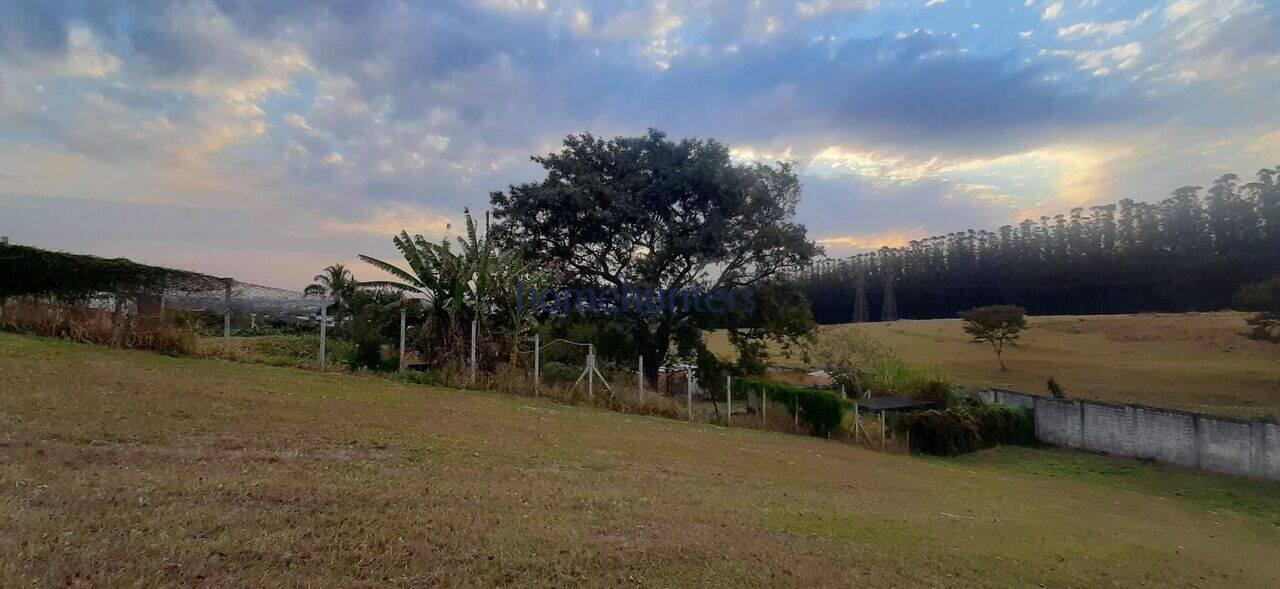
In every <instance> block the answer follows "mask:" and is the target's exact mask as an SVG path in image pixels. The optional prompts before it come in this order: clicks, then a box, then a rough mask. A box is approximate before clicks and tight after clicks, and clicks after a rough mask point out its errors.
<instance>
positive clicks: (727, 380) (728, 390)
mask: <svg viewBox="0 0 1280 589" xmlns="http://www.w3.org/2000/svg"><path fill="white" fill-rule="evenodd" d="M724 395H725V403H726V404H727V405H728V411H727V412H726V413H727V415H728V417H725V420H724V423H725V425H733V375H732V374H726V375H724Z"/></svg>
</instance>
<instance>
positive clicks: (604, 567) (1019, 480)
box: [0, 334, 1280, 587]
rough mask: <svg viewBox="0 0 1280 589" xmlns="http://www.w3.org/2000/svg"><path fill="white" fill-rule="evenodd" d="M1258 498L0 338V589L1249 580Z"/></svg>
mask: <svg viewBox="0 0 1280 589" xmlns="http://www.w3.org/2000/svg"><path fill="white" fill-rule="evenodd" d="M1011 360H1013V361H1014V362H1016V359H1014V358H1011ZM1277 506H1280V486H1277V485H1275V484H1272V483H1261V482H1254V481H1247V480H1242V479H1233V478H1227V477H1216V476H1211V475H1205V474H1198V473H1191V472H1186V471H1179V470H1173V469H1165V468H1161V467H1157V466H1154V465H1147V464H1141V463H1137V462H1131V461H1117V460H1111V459H1106V458H1100V457H1093V456H1085V455H1078V454H1067V453H1062V452H1057V451H1048V450H1029V449H1019V450H1008V451H1001V452H989V453H983V454H979V455H975V456H970V457H966V458H964V459H960V460H935V459H924V458H916V457H910V456H902V455H890V454H879V453H874V452H870V451H866V450H862V449H858V448H854V447H850V446H845V445H841V444H838V443H833V442H828V441H824V440H818V439H812V438H804V437H797V436H787V435H781V434H771V433H764V432H758V431H748V430H739V429H731V430H727V429H723V428H717V427H712V426H705V425H693V424H687V423H682V422H678V421H669V420H663V419H658V418H647V417H636V416H630V415H624V414H618V413H609V412H605V411H601V410H596V409H589V408H583V407H573V406H564V405H556V404H552V403H549V402H546V401H542V400H538V399H531V398H522V397H508V396H500V395H497V394H493V393H484V392H474V391H459V390H446V389H436V388H429V387H423V386H414V385H408V384H402V383H398V382H395V381H391V380H389V379H382V378H375V377H357V376H348V375H342V374H320V373H316V372H310V371H303V370H298V369H296V368H282V367H273V366H266V365H261V364H244V363H233V362H226V361H217V360H195V359H183V358H170V357H166V356H160V355H154V354H148V353H143V352H127V351H119V350H110V349H104V348H98V347H92V346H86V345H79V344H71V343H67V342H62V341H56V340H50V339H41V338H31V337H21V336H14V335H8V334H0V518H2V520H3V521H2V522H0V529H3V530H4V532H3V533H2V534H0V586H27V585H39V586H48V585H55V584H57V585H64V584H65V585H73V586H80V585H98V586H119V585H145V586H153V585H210V586H214V585H216V586H228V585H230V586H262V585H285V584H287V585H306V586H316V587H324V586H350V585H357V584H359V585H369V586H386V585H438V584H465V585H483V586H487V585H497V584H512V585H557V586H562V585H566V584H592V585H603V584H609V585H619V584H626V585H641V586H691V585H756V586H779V585H820V586H829V585H839V586H884V585H888V584H892V585H899V586H901V585H931V586H936V585H959V584H966V585H983V586H1017V587H1025V586H1034V585H1037V584H1040V585H1045V586H1055V587H1057V586H1080V587H1084V586H1088V587H1094V586H1099V585H1101V584H1106V585H1112V584H1116V585H1122V586H1132V585H1137V584H1154V585H1164V584H1178V585H1204V584H1215V585H1231V586H1242V587H1246V586H1254V587H1274V586H1276V584H1277V583H1280V569H1278V568H1277V567H1276V566H1275V562H1276V560H1277V559H1278V558H1280V511H1277V510H1278V509H1280V508H1278V507H1277Z"/></svg>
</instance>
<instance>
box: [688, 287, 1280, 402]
mask: <svg viewBox="0 0 1280 589" xmlns="http://www.w3.org/2000/svg"><path fill="white" fill-rule="evenodd" d="M1244 317H1245V314H1243V313H1234V312H1222V313H1183V314H1141V315H1092V316H1053V317H1031V318H1029V327H1028V329H1027V330H1026V331H1025V332H1023V335H1022V338H1021V339H1020V340H1018V342H1017V343H1016V344H1015V345H1012V346H1009V347H1006V349H1005V360H1006V361H1007V362H1008V364H1009V371H1008V372H1000V370H999V366H998V365H997V363H996V358H995V354H994V353H993V352H992V351H991V346H990V345H989V344H984V343H978V342H974V341H972V340H971V339H970V338H969V337H968V336H967V335H965V333H964V331H963V330H962V329H961V322H960V320H959V319H935V320H927V321H894V322H889V323H865V324H846V325H831V326H825V327H823V328H822V329H823V330H824V331H835V332H861V333H864V334H866V335H867V336H868V337H870V338H872V339H874V340H875V341H878V342H880V343H882V344H884V345H886V346H888V347H889V348H891V349H892V350H893V351H894V352H896V353H897V354H898V356H900V357H901V358H902V359H903V360H905V361H907V362H908V363H911V364H913V365H916V366H925V367H935V368H939V369H941V370H942V371H943V372H945V373H946V374H947V375H949V376H950V377H952V378H953V379H955V380H956V381H957V382H959V383H961V384H965V385H969V386H981V387H986V386H1001V387H1006V388H1011V389H1014V390H1019V391H1023V392H1027V393H1036V394H1047V391H1046V386H1045V383H1046V381H1048V379H1049V377H1053V378H1055V379H1057V381H1058V383H1059V384H1061V385H1062V387H1063V388H1064V389H1066V393H1067V396H1068V397H1075V398H1082V399H1094V400H1099V401H1110V402H1117V403H1124V402H1128V403H1138V404H1143V405H1153V406H1157V407H1169V408H1173V409H1182V410H1185V411H1197V412H1202V413H1212V414H1217V415H1227V416H1234V417H1246V418H1253V417H1273V418H1275V417H1280V346H1278V345H1275V344H1270V343H1266V342H1259V341H1255V340H1251V339H1249V338H1247V337H1245V335H1244V333H1245V331H1246V326H1245V324H1244ZM710 344H711V346H712V349H713V350H716V352H717V353H719V354H722V355H726V356H728V355H731V354H733V350H732V348H731V347H729V345H728V342H727V341H726V340H725V338H724V335H723V333H716V334H712V335H711V339H710ZM774 359H775V361H776V362H777V363H779V364H782V365H784V366H793V367H804V366H805V364H804V362H803V361H802V359H801V357H800V355H798V354H792V355H791V356H789V357H788V356H783V355H782V354H781V353H780V352H779V353H776V354H775V356H774Z"/></svg>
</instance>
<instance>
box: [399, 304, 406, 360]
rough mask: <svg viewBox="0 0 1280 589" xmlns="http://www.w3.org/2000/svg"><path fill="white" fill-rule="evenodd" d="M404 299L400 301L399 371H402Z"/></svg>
mask: <svg viewBox="0 0 1280 589" xmlns="http://www.w3.org/2000/svg"><path fill="white" fill-rule="evenodd" d="M404 322H405V312H404V301H401V302H400V371H401V372H403V371H404V327H405V326H404Z"/></svg>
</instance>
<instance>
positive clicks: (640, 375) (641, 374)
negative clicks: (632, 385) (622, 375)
mask: <svg viewBox="0 0 1280 589" xmlns="http://www.w3.org/2000/svg"><path fill="white" fill-rule="evenodd" d="M636 383H637V384H638V385H640V405H642V406H643V405H644V356H643V355H641V356H640V370H639V371H638V372H636Z"/></svg>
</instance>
